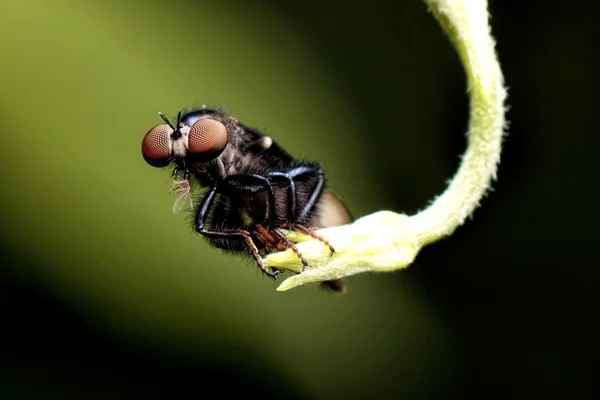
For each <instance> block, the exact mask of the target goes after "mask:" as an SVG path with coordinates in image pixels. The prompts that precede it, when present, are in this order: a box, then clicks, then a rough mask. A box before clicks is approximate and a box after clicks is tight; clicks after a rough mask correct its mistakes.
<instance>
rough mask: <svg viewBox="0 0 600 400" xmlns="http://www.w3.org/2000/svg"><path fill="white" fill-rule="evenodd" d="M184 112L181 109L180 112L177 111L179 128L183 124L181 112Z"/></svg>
mask: <svg viewBox="0 0 600 400" xmlns="http://www.w3.org/2000/svg"><path fill="white" fill-rule="evenodd" d="M182 113H183V110H179V112H178V113H177V128H179V127H180V126H181V125H180V124H181V114H182Z"/></svg>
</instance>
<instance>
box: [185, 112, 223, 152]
mask: <svg viewBox="0 0 600 400" xmlns="http://www.w3.org/2000/svg"><path fill="white" fill-rule="evenodd" d="M228 141H229V134H228V133H227V128H225V125H223V124H222V123H221V122H219V121H217V120H216V119H212V118H203V119H201V120H198V121H196V122H195V123H194V125H192V127H191V128H190V133H189V135H188V150H189V151H190V153H192V154H194V155H196V156H199V157H201V158H202V159H203V160H213V159H215V158H217V157H218V156H219V155H220V154H221V153H222V152H223V150H225V147H226V146H227V142H228Z"/></svg>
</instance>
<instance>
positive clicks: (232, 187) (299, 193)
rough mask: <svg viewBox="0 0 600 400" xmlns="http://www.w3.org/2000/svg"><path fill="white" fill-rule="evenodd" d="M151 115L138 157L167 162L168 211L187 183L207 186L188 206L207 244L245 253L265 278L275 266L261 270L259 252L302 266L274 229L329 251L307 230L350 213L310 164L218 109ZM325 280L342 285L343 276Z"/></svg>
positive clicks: (182, 196) (340, 288)
mask: <svg viewBox="0 0 600 400" xmlns="http://www.w3.org/2000/svg"><path fill="white" fill-rule="evenodd" d="M159 115H160V116H161V118H162V119H163V121H164V124H160V125H157V126H155V127H153V128H152V129H150V130H149V131H148V133H146V136H145V137H144V140H143V142H142V154H143V156H144V159H145V160H146V162H147V163H148V164H150V165H152V166H154V167H166V166H169V165H174V170H173V176H174V177H176V178H178V180H175V186H174V188H175V189H174V190H175V191H176V192H177V193H179V197H178V198H177V200H176V202H175V206H174V211H177V209H179V208H181V207H183V205H184V204H185V203H186V201H187V199H188V196H189V193H190V184H191V183H192V182H197V183H198V184H200V185H201V186H203V187H207V188H209V189H208V191H207V192H206V193H205V194H204V195H203V198H202V200H201V202H200V203H199V204H198V205H196V207H195V218H194V229H195V230H196V231H197V232H199V233H201V234H202V235H204V237H205V238H206V239H207V240H208V242H209V243H210V244H212V245H214V246H216V247H218V248H221V249H224V250H227V251H231V252H234V253H243V254H248V255H250V256H252V257H253V258H254V261H255V262H256V264H257V266H258V268H260V270H261V271H262V272H264V273H265V274H266V275H268V276H270V277H272V278H275V277H276V276H277V275H278V274H279V273H280V272H281V270H278V269H268V268H266V267H265V266H264V265H263V263H262V261H261V256H262V255H265V254H267V253H271V252H276V251H282V250H286V249H288V248H290V249H292V250H293V251H294V252H295V253H296V255H297V256H298V258H299V259H300V261H301V262H302V264H303V266H306V264H307V263H306V260H305V259H304V257H303V256H302V254H300V252H299V251H298V249H297V248H296V246H295V245H294V243H292V242H290V241H289V240H287V239H286V237H285V236H284V234H283V233H282V232H281V229H288V230H292V231H297V232H301V233H303V234H305V235H309V236H311V237H313V238H315V239H317V240H320V241H321V242H323V244H324V245H325V246H328V247H329V249H330V251H331V253H332V254H333V253H334V252H335V250H334V248H333V246H331V244H330V243H328V242H327V241H326V240H325V239H323V238H322V237H320V236H318V235H317V234H316V233H314V231H313V229H317V228H326V227H330V226H337V225H343V224H346V223H348V222H350V221H351V217H350V214H349V212H348V211H347V209H346V208H345V207H344V205H343V204H342V203H341V202H340V201H339V200H337V199H336V198H335V197H334V196H333V195H332V194H331V192H330V191H329V190H328V189H327V186H326V182H325V177H324V175H323V170H322V169H321V167H320V165H319V164H318V163H316V162H310V161H299V160H296V159H294V158H293V157H292V156H291V155H290V154H288V153H287V152H286V151H285V150H284V149H282V148H281V147H280V146H279V145H277V143H275V142H274V141H273V140H272V139H271V138H270V137H269V136H266V135H264V134H263V133H261V132H259V131H258V130H257V129H254V128H250V127H248V126H246V125H244V124H242V123H241V122H240V121H238V120H237V119H235V118H233V117H231V116H228V115H226V114H225V113H224V112H223V111H221V110H216V109H208V108H205V107H204V108H201V109H194V110H189V111H185V110H182V111H180V112H179V114H178V115H177V120H176V122H175V123H173V122H171V121H170V120H169V119H168V118H167V117H166V116H165V115H164V114H161V113H159ZM190 204H192V203H191V199H190ZM326 284H327V286H329V287H330V288H332V289H334V290H336V291H341V292H343V291H345V289H346V285H345V282H344V281H343V280H336V281H331V282H326Z"/></svg>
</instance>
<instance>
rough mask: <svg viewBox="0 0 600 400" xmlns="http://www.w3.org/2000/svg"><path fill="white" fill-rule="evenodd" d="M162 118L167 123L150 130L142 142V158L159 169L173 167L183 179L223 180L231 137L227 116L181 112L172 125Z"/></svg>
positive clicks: (200, 112) (206, 110)
mask: <svg viewBox="0 0 600 400" xmlns="http://www.w3.org/2000/svg"><path fill="white" fill-rule="evenodd" d="M159 115H160V117H161V118H162V120H163V121H164V123H163V124H160V125H156V126H155V127H153V128H152V129H150V130H149V131H148V132H147V133H146V135H145V136H144V140H143V141H142V155H143V156H144V159H145V160H146V162H147V163H148V164H150V165H151V166H153V167H157V168H162V167H167V166H170V165H174V166H175V168H174V170H173V176H174V177H179V178H181V179H183V180H188V179H189V178H190V177H191V176H195V177H196V178H199V179H200V180H208V181H214V180H216V179H218V178H219V177H222V175H223V174H224V172H223V171H224V167H223V156H225V155H226V154H227V148H228V144H230V136H231V135H230V132H229V131H228V128H227V125H230V124H229V121H228V118H227V117H225V116H224V115H223V114H221V113H219V112H217V111H213V110H208V109H202V110H199V111H193V112H188V113H184V112H183V111H180V112H179V114H178V115H177V120H176V121H175V123H173V122H172V121H171V120H169V119H168V118H167V117H166V116H165V115H164V114H162V113H159Z"/></svg>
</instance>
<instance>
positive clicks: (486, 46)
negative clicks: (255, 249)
mask: <svg viewBox="0 0 600 400" xmlns="http://www.w3.org/2000/svg"><path fill="white" fill-rule="evenodd" d="M425 3H427V5H428V6H429V9H430V10H431V12H432V14H433V16H434V17H435V18H436V19H437V21H438V22H439V24H440V26H441V27H442V29H443V31H444V32H445V33H446V35H447V36H448V37H449V39H450V42H451V43H452V44H453V45H454V48H455V49H456V51H457V52H458V55H459V58H460V61H461V63H462V65H463V67H464V69H465V72H466V75H467V82H468V93H469V100H470V119H469V126H468V131H467V137H468V144H467V149H466V151H465V153H464V155H463V157H462V160H461V163H460V166H459V168H458V171H457V172H456V174H455V175H454V177H453V178H452V180H451V182H450V183H449V185H448V187H447V189H446V190H445V191H444V192H443V193H442V194H441V195H439V196H438V197H437V198H436V199H435V200H434V201H433V202H432V203H431V204H430V205H429V206H428V207H427V208H426V209H424V210H423V211H421V212H419V213H418V214H416V215H413V216H406V215H402V214H397V213H394V212H391V211H380V212H376V213H374V214H371V215H367V216H365V217H363V218H360V219H358V220H357V221H355V222H354V223H353V224H349V225H345V226H341V227H333V228H327V229H322V230H319V231H318V233H319V235H321V236H323V237H324V238H326V239H327V240H329V242H330V243H332V244H333V245H334V247H335V248H336V253H335V255H334V256H333V257H329V251H328V249H325V247H324V246H323V245H322V243H320V242H318V241H316V240H306V241H302V242H301V243H298V245H297V247H298V249H299V250H300V251H301V252H302V254H303V255H304V257H305V258H306V260H307V261H308V263H309V265H310V268H307V269H306V270H305V271H303V272H301V273H299V274H297V275H294V276H292V277H290V278H288V279H286V280H285V281H284V282H283V283H282V284H281V285H280V286H279V288H278V289H277V290H280V291H281V290H288V289H291V288H293V287H296V286H299V285H303V284H306V283H310V282H319V281H327V280H333V279H338V278H342V277H345V276H350V275H354V274H358V273H362V272H384V271H394V270H398V269H401V268H405V267H407V266H408V265H410V264H411V263H412V262H413V260H414V258H415V257H416V255H417V254H418V252H419V250H420V249H421V248H422V247H423V246H426V245H427V244H430V243H433V242H435V241H437V240H439V239H441V238H443V237H445V236H447V235H450V234H452V232H454V230H455V229H456V228H457V227H459V226H460V225H462V224H463V223H464V221H465V219H466V218H467V217H468V216H470V215H471V214H472V213H473V211H474V210H475V208H477V206H478V205H479V201H480V200H481V198H482V197H483V196H484V195H485V193H486V192H487V190H488V189H489V187H490V184H491V182H492V181H493V180H494V179H495V178H496V169H497V165H498V162H499V161H500V152H501V147H502V139H503V136H504V129H505V119H504V114H505V111H506V110H505V106H504V101H505V98H506V89H505V88H504V82H503V77H502V71H501V69H500V65H499V63H498V59H497V56H496V51H495V48H494V46H495V42H494V40H493V38H492V36H491V33H490V27H489V24H488V10H487V1H485V0H425ZM264 263H265V265H266V266H273V267H278V268H284V269H289V270H291V271H294V272H300V271H301V269H300V267H299V265H298V261H297V259H296V257H295V255H294V253H293V252H291V251H289V250H288V251H285V252H280V253H274V254H270V255H268V256H267V257H266V258H265V259H264Z"/></svg>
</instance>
